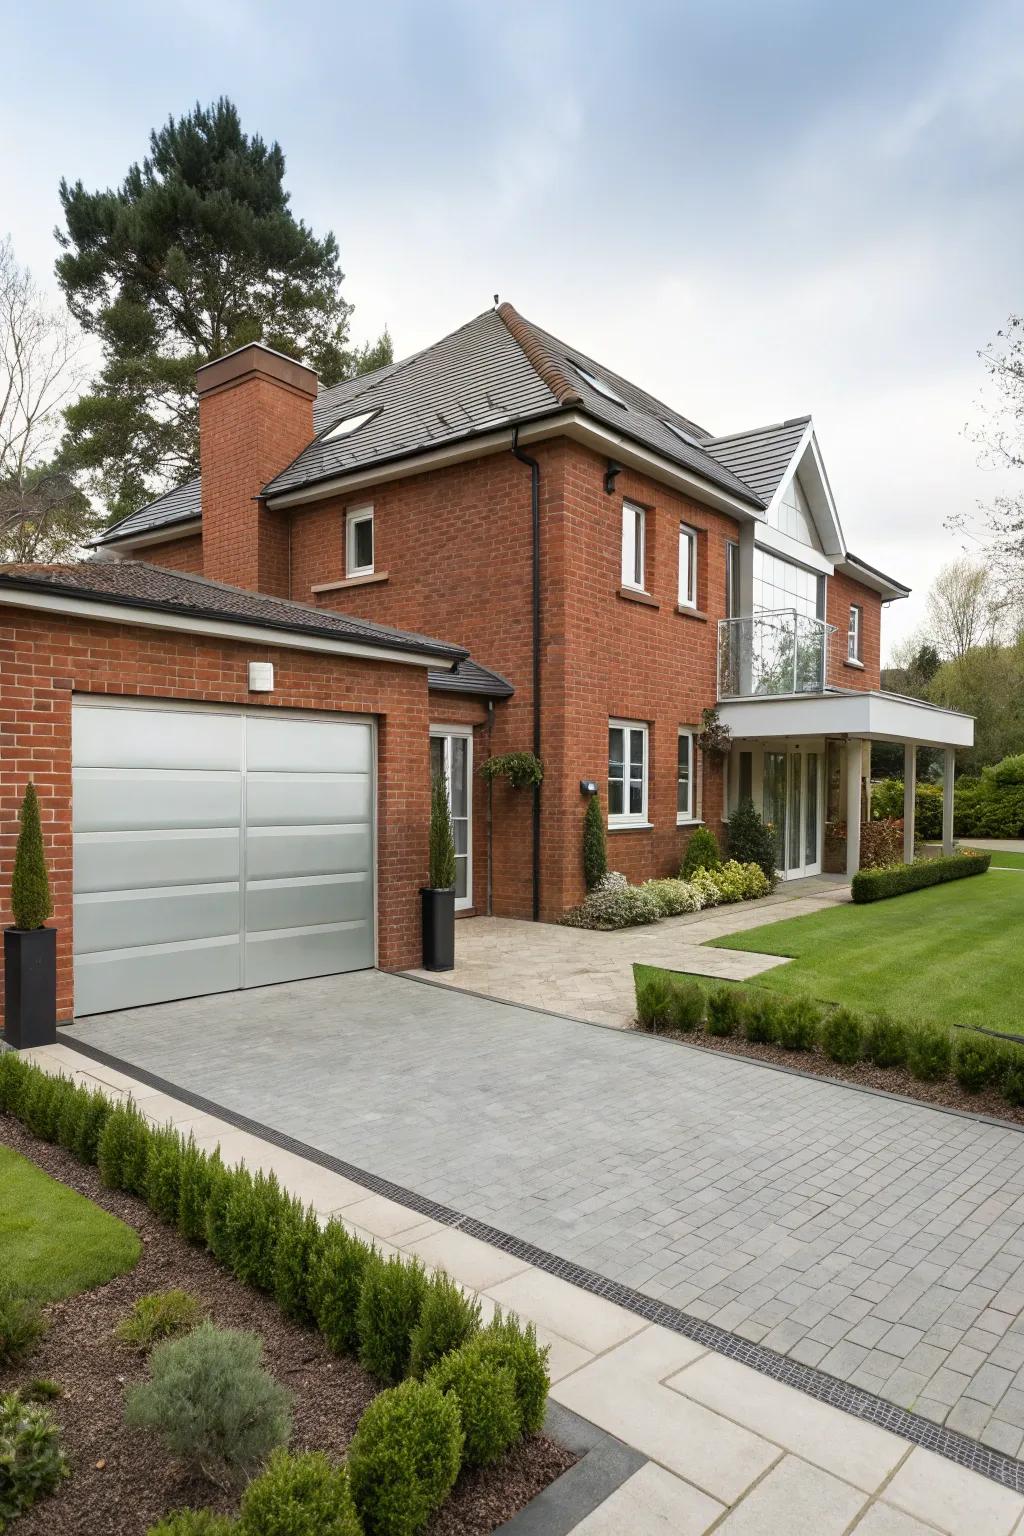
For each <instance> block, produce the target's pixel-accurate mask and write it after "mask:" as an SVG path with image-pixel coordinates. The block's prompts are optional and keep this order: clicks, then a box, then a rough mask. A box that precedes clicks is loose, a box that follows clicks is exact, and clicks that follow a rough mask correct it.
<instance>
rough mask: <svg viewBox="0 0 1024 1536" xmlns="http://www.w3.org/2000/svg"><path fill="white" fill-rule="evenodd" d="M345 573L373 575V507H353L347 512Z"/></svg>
mask: <svg viewBox="0 0 1024 1536" xmlns="http://www.w3.org/2000/svg"><path fill="white" fill-rule="evenodd" d="M345 575H346V576H372V575H373V508H372V507H353V508H352V509H351V511H349V512H346V514H345Z"/></svg>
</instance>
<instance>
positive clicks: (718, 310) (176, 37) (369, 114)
mask: <svg viewBox="0 0 1024 1536" xmlns="http://www.w3.org/2000/svg"><path fill="white" fill-rule="evenodd" d="M0 11H4V12H6V13H7V15H6V19H5V20H4V37H5V50H4V51H5V55H6V58H5V65H6V67H5V70H4V77H5V79H4V91H3V93H2V94H0V144H2V145H3V146H4V153H3V154H2V155H0V235H2V234H3V233H6V232H9V233H10V234H11V235H12V237H13V239H14V242H15V247H16V250H17V252H18V254H19V256H20V258H21V259H22V260H23V261H27V262H29V263H30V264H31V265H32V267H33V269H34V271H35V272H36V273H37V275H38V276H39V277H40V278H45V279H46V280H47V281H48V282H50V283H52V276H51V273H52V264H53V259H54V255H55V246H54V241H53V235H52V230H53V226H54V224H55V223H56V222H57V219H58V216H59V205H58V201H57V183H58V181H59V178H60V177H61V176H62V175H65V176H67V177H68V178H69V179H72V180H74V179H77V178H81V179H82V180H83V181H84V183H85V184H86V186H88V187H96V186H100V185H103V186H106V185H110V184H116V183H118V182H119V181H120V180H121V178H122V177H123V175H124V172H125V170H126V169H127V166H128V164H129V163H130V162H131V161H132V160H135V159H137V158H140V157H141V156H142V155H143V154H144V153H145V149H146V138H147V134H148V131H149V129H150V128H151V127H152V126H154V125H155V124H157V123H159V122H161V121H162V120H164V119H165V118H166V117H167V116H168V115H169V114H171V113H174V114H180V113H181V112H183V111H185V110H187V109H188V108H189V107H190V106H191V105H192V104H193V103H194V102H195V101H196V100H197V99H198V100H200V101H203V102H207V101H209V100H211V99H212V98H214V97H215V96H217V95H219V94H221V93H226V94H228V95H230V96H231V97H232V98H233V99H234V100H235V101H236V103H237V104H238V106H239V109H240V111H241V114H242V119H243V124H244V125H245V127H246V128H247V129H249V130H250V131H257V132H260V133H262V134H263V135H264V137H266V138H276V139H278V140H279V142H280V143H281V145H282V146H283V148H284V150H285V152H286V155H287V159H288V185H289V188H290V190H291V193H292V206H293V208H294V210H295V212H296V213H297V214H298V215H300V216H301V217H303V218H305V219H306V220H307V221H308V222H309V223H310V224H312V226H313V227H314V228H315V229H317V230H318V231H322V230H324V229H325V228H328V227H330V228H333V229H334V231H335V232H336V234H337V236H338V239H339V242H340V245H341V250H342V257H343V266H344V268H345V271H346V273H347V278H346V284H345V290H346V294H347V296H348V298H349V299H350V300H351V301H352V302H354V303H355V305H356V314H355V317H354V333H355V335H356V337H357V338H359V339H362V338H365V337H370V336H372V335H375V334H376V333H377V332H378V331H379V330H380V329H381V327H382V326H383V325H384V324H385V323H386V324H387V325H389V326H390V328H391V331H392V334H393V336H394V339H395V345H396V348H397V351H398V352H399V354H403V353H406V352H410V351H413V350H415V349H416V348H418V347H420V346H423V345H425V344H427V343H428V342H430V341H432V340H435V339H436V338H437V337H439V336H441V335H443V334H444V333H445V332H446V331H448V330H451V329H453V328H454V327H455V326H457V325H459V324H461V323H462V322H463V321H464V320H466V319H468V318H470V317H471V316H472V315H473V314H475V313H478V312H479V311H480V310H482V309H485V308H487V307H488V306H489V305H490V303H491V301H492V296H493V294H494V293H496V292H497V293H500V294H501V296H502V297H503V298H508V299H510V300H512V302H513V303H515V304H516V305H517V307H519V308H520V309H521V310H522V311H523V312H524V313H525V314H527V315H528V316H530V317H531V318H532V319H535V320H537V321H538V322H539V323H541V324H542V325H544V326H546V327H547V328H548V329H550V330H552V331H554V332H555V333H556V334H559V335H561V336H563V337H565V338H567V339H569V340H571V341H572V342H573V343H574V344H575V345H577V346H579V347H580V348H581V349H585V350H586V351H588V352H590V353H591V354H592V355H595V356H596V357H598V358H599V359H600V360H602V361H604V362H607V363H608V364H609V366H612V367H614V368H616V369H617V370H619V371H620V372H622V373H624V374H626V375H627V376H629V377H631V378H633V379H635V380H636V382H637V383H639V384H642V385H644V386H645V387H646V388H648V389H650V390H651V391H653V392H654V393H655V394H658V395H660V396H662V397H663V398H665V399H666V400H668V401H670V402H671V403H672V404H673V405H675V406H676V407H677V408H678V409H679V410H681V411H683V412H685V413H686V414H688V415H690V416H691V417H693V418H694V419H696V420H697V421H699V422H701V423H702V424H703V425H705V426H708V427H709V428H710V429H711V430H713V431H716V432H726V431H730V430H734V429H738V428H742V427H746V426H752V425H755V424H758V423H762V422H766V421H776V420H779V419H781V418H783V417H785V416H792V415H797V414H800V413H802V412H804V411H812V412H813V414H814V416H815V421H816V425H817V428H818V434H819V440H820V442H821V445H822V448H823V451H824V454H825V459H826V463H827V465H828V469H829V473H830V477H831V480H832V485H833V489H834V491H835V494H836V498H837V501H838V503H839V509H840V513H841V516H842V518H843V523H844V527H845V530H846V534H847V538H848V540H849V542H850V545H851V547H852V548H853V549H854V550H855V551H856V552H857V553H858V554H860V555H862V556H863V557H864V558H866V559H868V560H869V561H871V562H872V563H873V564H876V565H879V566H881V567H882V568H883V569H885V570H887V571H889V572H891V574H893V575H895V576H897V577H900V578H902V579H903V580H905V581H907V582H909V583H911V584H912V585H913V586H914V587H915V589H916V591H915V596H914V598H912V599H911V601H910V602H909V603H902V604H898V605H896V606H895V607H894V608H893V609H891V610H890V612H889V618H888V621H887V631H886V641H887V644H891V643H892V642H893V641H894V640H896V639H898V638H899V637H900V636H901V635H902V634H903V633H905V632H906V631H908V630H909V629H911V628H912V627H913V626H914V625H915V624H916V623H917V622H919V620H920V618H921V615H922V612H923V597H924V591H925V589H926V587H927V584H928V581H929V579H930V577H931V576H932V575H933V574H934V573H935V571H936V570H937V569H938V568H939V566H940V565H941V564H942V563H943V561H944V560H947V559H949V558H952V557H954V556H955V555H956V554H957V553H958V550H959V546H958V543H957V541H956V540H955V539H954V538H953V537H952V536H951V535H950V534H948V533H947V532H945V531H944V528H943V523H944V520H945V519H946V518H947V517H948V516H949V515H950V514H952V513H954V512H956V511H957V510H958V509H962V508H965V507H966V508H967V509H968V510H970V509H971V508H973V507H974V506H975V504H976V503H977V502H978V501H979V500H982V501H984V500H987V499H990V498H991V496H992V495H993V494H995V493H996V492H997V491H998V490H999V489H1000V488H1001V483H1000V480H999V478H998V477H997V476H996V475H994V474H993V472H992V471H989V470H985V469H983V468H981V467H979V466H978V464H977V462H976V458H977V455H976V450H975V448H974V447H973V446H972V445H971V443H970V442H969V441H967V440H966V439H965V438H964V436H963V430H962V429H963V426H964V424H965V422H967V421H968V420H969V419H971V418H972V417H973V418H974V419H977V413H976V410H975V403H976V402H977V400H978V399H979V395H980V394H981V392H982V384H983V371H982V369H981V365H980V364H979V362H978V358H977V355H976V354H977V350H978V348H980V347H981V346H983V345H984V344H985V343H986V342H987V341H988V340H989V339H990V338H991V337H992V336H993V335H994V334H995V332H996V330H997V329H998V327H999V326H1000V325H1001V323H1002V322H1003V321H1004V320H1005V318H1006V316H1007V314H1009V313H1010V312H1011V311H1013V310H1015V309H1017V310H1019V309H1020V308H1021V307H1022V306H1024V269H1022V262H1021V255H1022V234H1024V198H1022V196H1021V190H1022V185H1021V183H1022V169H1024V6H1021V4H1020V3H1019V0H972V4H970V5H966V4H964V3H963V0H957V3H950V0H900V3H897V4H894V3H893V0H860V3H858V4H856V5H854V4H852V3H850V4H845V5H837V4H835V3H834V0H804V3H797V0H774V3H771V4H768V3H766V0H748V3H739V0H701V3H694V0H676V3H663V4H658V3H652V0H630V3H629V4H626V5H624V4H622V3H621V0H585V3H584V0H573V3H558V0H547V3H533V0H517V3H516V4H515V5H508V4H502V3H500V0H498V3H494V0H492V3H490V4H485V3H482V0H476V3H473V0H430V3H423V0H404V3H402V0H377V3H376V4H373V5H365V4H364V5H360V6H358V7H356V6H351V5H348V4H346V3H340V4H339V3H334V4H329V5H319V4H315V3H312V0H305V3H303V0H293V3H291V4H289V5H282V4H270V3H266V4H258V3H253V0H178V3H177V4H176V5H175V6H173V7H169V6H164V5H161V6H156V5H154V4H151V3H149V0H131V3H123V0H104V3H102V4H97V3H96V0H92V3H85V4H83V3H82V0H75V3H70V0H47V3H46V4H44V5H40V6H36V7H33V8H31V9H30V8H28V7H25V6H23V5H20V4H15V3H14V0H0Z"/></svg>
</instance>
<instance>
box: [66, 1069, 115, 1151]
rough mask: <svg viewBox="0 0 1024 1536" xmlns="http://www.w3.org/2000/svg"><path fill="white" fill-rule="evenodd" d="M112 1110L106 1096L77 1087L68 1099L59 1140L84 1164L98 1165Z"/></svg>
mask: <svg viewBox="0 0 1024 1536" xmlns="http://www.w3.org/2000/svg"><path fill="white" fill-rule="evenodd" d="M111 1108H112V1105H111V1103H110V1100H109V1099H108V1098H107V1097H106V1096H105V1095H104V1094H102V1093H99V1092H93V1091H92V1090H90V1089H88V1088H86V1087H84V1086H83V1087H75V1088H74V1089H73V1091H72V1092H71V1093H69V1094H68V1095H67V1096H66V1098H65V1100H64V1103H63V1105H62V1107H61V1109H60V1114H59V1117H58V1121H57V1140H58V1141H59V1142H60V1144H61V1146H62V1147H64V1148H65V1149H66V1150H67V1151H68V1152H71V1153H72V1154H73V1155H74V1156H75V1157H77V1159H78V1161H79V1162H80V1163H86V1164H92V1163H95V1161H96V1156H97V1149H98V1146H99V1139H100V1133H101V1131H102V1130H103V1127H104V1125H105V1124H106V1121H107V1116H108V1115H109V1114H110V1111H111Z"/></svg>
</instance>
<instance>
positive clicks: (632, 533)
mask: <svg viewBox="0 0 1024 1536" xmlns="http://www.w3.org/2000/svg"><path fill="white" fill-rule="evenodd" d="M646 525H647V513H646V512H645V511H644V509H643V507H638V506H637V505H636V503H635V502H632V501H624V502H623V503H622V585H623V586H624V587H632V588H633V589H634V591H636V592H643V590H644V551H645V545H646V539H647V528H646Z"/></svg>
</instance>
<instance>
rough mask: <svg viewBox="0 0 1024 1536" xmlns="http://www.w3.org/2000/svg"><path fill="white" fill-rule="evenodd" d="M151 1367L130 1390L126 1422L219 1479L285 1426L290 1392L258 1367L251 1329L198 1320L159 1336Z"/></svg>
mask: <svg viewBox="0 0 1024 1536" xmlns="http://www.w3.org/2000/svg"><path fill="white" fill-rule="evenodd" d="M150 1370H151V1374H150V1379H149V1381H146V1382H143V1383H142V1384H141V1385H140V1386H137V1387H133V1388H132V1389H131V1391H130V1392H129V1393H128V1396H127V1398H126V1401H125V1420H126V1422H127V1423H128V1425H129V1426H130V1427H131V1428H133V1429H149V1430H153V1431H155V1432H156V1433H157V1434H158V1435H159V1436H160V1438H161V1440H162V1441H163V1443H164V1445H165V1447H166V1449H167V1450H168V1452H169V1453H170V1454H171V1455H172V1456H176V1457H179V1458H180V1459H181V1460H182V1461H184V1462H185V1463H186V1464H187V1465H188V1466H189V1467H190V1468H191V1469H192V1470H194V1471H198V1472H201V1473H202V1474H203V1476H204V1477H207V1478H208V1479H209V1480H210V1481H211V1482H214V1483H217V1484H219V1485H220V1486H222V1487H223V1486H229V1485H230V1484H231V1483H233V1482H235V1481H237V1480H239V1479H240V1478H241V1477H242V1476H244V1475H245V1474H247V1473H250V1472H252V1471H253V1469H254V1468H256V1467H257V1466H259V1464H260V1462H262V1461H263V1460H264V1459H265V1458H266V1457H267V1456H268V1455H269V1454H270V1452H271V1451H272V1450H274V1449H275V1448H276V1447H277V1446H279V1445H283V1444H285V1442H286V1441H287V1439H288V1437H289V1435H290V1434H291V1424H292V1416H291V1405H292V1394H291V1393H290V1392H288V1391H287V1390H286V1389H285V1388H284V1387H282V1386H281V1385H280V1384H279V1383H278V1382H276V1381H275V1380H274V1378H273V1377H272V1376H271V1375H270V1374H269V1373H268V1372H267V1371H266V1370H265V1369H264V1367H263V1345H262V1343H261V1342H260V1340H259V1338H258V1337H257V1336H256V1334H254V1333H238V1332H235V1331H234V1330H232V1329H226V1328H225V1329H221V1328H215V1327H214V1326H213V1325H212V1324H211V1323H202V1324H201V1325H200V1326H199V1327H198V1328H196V1329H194V1331H193V1332H192V1333H186V1334H185V1335H184V1336H183V1337H182V1338H179V1339H168V1340H166V1341H165V1342H164V1343H163V1344H158V1345H157V1347H156V1348H155V1349H154V1351H153V1354H152V1356H151V1359H150Z"/></svg>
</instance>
